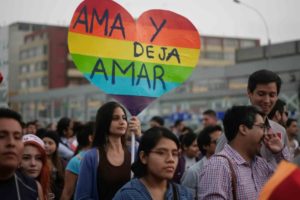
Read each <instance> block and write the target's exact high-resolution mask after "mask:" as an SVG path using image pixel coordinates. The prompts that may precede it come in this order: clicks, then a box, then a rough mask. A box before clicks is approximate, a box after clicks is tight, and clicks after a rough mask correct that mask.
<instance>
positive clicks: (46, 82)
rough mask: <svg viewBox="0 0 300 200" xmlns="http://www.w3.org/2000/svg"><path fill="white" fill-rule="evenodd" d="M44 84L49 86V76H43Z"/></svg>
mask: <svg viewBox="0 0 300 200" xmlns="http://www.w3.org/2000/svg"><path fill="white" fill-rule="evenodd" d="M42 85H43V86H47V85H48V77H43V78H42Z"/></svg>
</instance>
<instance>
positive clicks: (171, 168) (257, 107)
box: [0, 70, 300, 200]
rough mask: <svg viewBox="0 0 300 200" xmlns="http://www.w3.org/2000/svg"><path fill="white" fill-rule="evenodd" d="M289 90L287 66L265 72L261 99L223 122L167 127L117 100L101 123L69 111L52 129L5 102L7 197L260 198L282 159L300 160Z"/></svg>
mask: <svg viewBox="0 0 300 200" xmlns="http://www.w3.org/2000/svg"><path fill="white" fill-rule="evenodd" d="M280 89H281V79H280V77H279V76H278V75H277V74H275V73H273V72H272V71H269V70H259V71H256V72H254V73H252V74H251V75H250V76H249V79H248V87H247V95H248V97H249V100H250V103H251V105H235V106H233V107H231V108H229V109H228V110H227V111H226V113H225V115H224V119H223V123H220V120H219V119H218V117H217V115H216V112H215V111H214V110H211V109H209V110H206V111H205V112H203V122H202V126H201V127H200V128H198V129H196V130H193V129H191V128H190V127H188V126H187V125H186V124H185V122H184V121H183V120H177V121H176V122H175V123H174V125H173V126H172V127H166V125H165V123H164V119H163V118H162V117H160V116H154V117H153V118H152V119H151V120H150V121H149V125H150V128H149V129H148V130H142V127H141V123H140V121H139V119H138V118H137V117H136V116H132V117H128V114H127V112H126V109H125V108H124V107H123V106H122V105H121V104H119V103H117V102H107V103H105V104H103V105H102V106H101V107H100V108H99V109H98V111H97V114H96V119H95V121H91V122H86V123H83V122H77V121H74V120H73V119H70V118H68V117H62V118H61V119H60V120H59V121H58V122H57V124H56V126H53V124H50V125H48V126H47V127H40V125H39V123H38V121H32V122H28V123H26V124H25V123H24V122H23V121H22V117H21V115H20V114H19V113H17V112H15V111H13V110H11V109H9V108H0V195H1V199H17V200H20V199H41V200H50V199H58V200H67V199H95V200H97V199H100V200H102V199H104V200H106V199H108V200H111V199H114V200H122V199H124V200H127V199H135V200H139V199H141V200H142V199H143V200H148V199H149V200H150V199H154V200H162V199H168V200H171V199H172V200H173V199H176V200H185V199H186V200H188V199H241V200H245V199H258V198H259V195H260V192H261V190H262V188H263V186H264V185H265V184H266V183H267V181H268V180H270V177H271V176H272V175H273V173H274V172H275V171H276V167H277V165H278V164H279V162H281V161H282V160H286V161H289V162H291V161H294V162H295V163H296V164H300V163H299V160H300V158H299V156H300V148H299V142H298V140H297V134H298V131H299V130H298V124H297V120H296V119H293V118H289V116H288V114H289V112H288V110H287V108H286V103H285V102H284V101H283V100H282V99H279V98H278V96H279V93H280ZM132 134H134V135H135V138H136V145H134V147H135V148H131V145H132V144H131V140H130V137H131V135H132ZM131 151H134V152H133V155H135V156H134V157H135V158H134V159H133V157H132V156H131V153H132V152H131ZM299 187H300V186H299Z"/></svg>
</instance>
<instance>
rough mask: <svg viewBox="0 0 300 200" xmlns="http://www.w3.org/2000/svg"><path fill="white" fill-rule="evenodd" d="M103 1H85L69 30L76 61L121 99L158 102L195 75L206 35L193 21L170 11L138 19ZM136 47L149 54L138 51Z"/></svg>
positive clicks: (69, 41) (95, 80)
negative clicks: (159, 28)
mask: <svg viewBox="0 0 300 200" xmlns="http://www.w3.org/2000/svg"><path fill="white" fill-rule="evenodd" d="M100 2H101V3H100ZM100 2H99V1H95V0H85V1H83V2H82V3H81V4H80V5H79V6H78V8H77V9H76V11H75V13H74V15H73V18H72V21H71V24H70V28H69V34H68V43H69V50H70V53H71V55H72V58H73V61H74V62H75V64H76V66H77V68H78V69H79V70H80V71H81V72H82V73H83V75H84V76H85V77H86V78H87V79H88V80H89V81H90V82H91V83H93V84H94V85H96V86H97V87H98V88H100V89H101V90H103V91H104V92H106V93H107V94H111V95H114V96H118V97H119V98H129V97H132V96H136V97H141V98H144V97H145V98H149V100H150V99H151V101H152V100H153V98H157V97H160V96H161V95H163V94H165V93H166V92H168V91H171V90H173V89H174V88H176V87H178V86H180V85H181V84H182V83H183V82H184V81H186V80H187V79H188V78H189V77H190V75H191V74H192V71H193V70H194V68H195V66H196V65H197V63H198V58H199V54H200V36H199V33H198V31H197V30H196V28H195V27H194V26H193V25H192V23H190V22H189V21H188V20H187V19H186V18H184V17H182V16H180V15H178V14H176V13H173V12H170V11H165V10H150V11H147V12H145V13H143V14H142V15H141V16H140V17H139V19H138V20H137V22H135V20H134V19H133V18H132V16H131V15H130V14H129V13H128V12H127V11H126V10H125V9H124V8H122V7H121V6H120V5H118V4H117V3H116V2H113V1H108V0H102V1H101V0H100ZM164 21H165V22H166V23H164V25H163V27H162V28H161V30H160V32H159V33H158V34H157V35H155V33H156V31H157V29H158V27H159V26H160V25H162V24H163V22H164ZM112 27H118V28H116V29H114V28H112ZM154 35H155V37H154ZM124 37H125V38H124ZM136 42H138V44H139V45H137V46H135V45H134V44H135V43H136ZM135 47H136V48H137V51H136V52H138V53H140V52H141V51H142V49H143V51H144V53H143V54H141V55H139V56H137V55H135V54H134V53H135ZM146 49H148V51H147V50H146ZM147 53H148V56H147ZM149 55H150V56H149ZM97 63H98V65H96V64H97ZM127 68H128V71H126V72H125V71H124V70H125V69H127ZM94 69H97V70H98V71H97V70H96V71H97V72H95V73H93V71H94ZM145 98H144V99H143V100H145ZM145 101H146V102H148V101H147V100H145Z"/></svg>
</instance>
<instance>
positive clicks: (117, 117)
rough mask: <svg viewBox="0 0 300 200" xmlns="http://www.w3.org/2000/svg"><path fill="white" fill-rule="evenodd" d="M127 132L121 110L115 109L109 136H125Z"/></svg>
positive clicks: (124, 116) (125, 120)
mask: <svg viewBox="0 0 300 200" xmlns="http://www.w3.org/2000/svg"><path fill="white" fill-rule="evenodd" d="M126 131H127V118H126V115H125V113H124V111H123V110H122V108H120V107H117V108H115V110H114V113H113V116H112V120H111V124H110V128H109V132H110V135H118V136H122V135H125V134H126Z"/></svg>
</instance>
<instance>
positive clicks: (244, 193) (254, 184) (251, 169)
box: [198, 144, 289, 200]
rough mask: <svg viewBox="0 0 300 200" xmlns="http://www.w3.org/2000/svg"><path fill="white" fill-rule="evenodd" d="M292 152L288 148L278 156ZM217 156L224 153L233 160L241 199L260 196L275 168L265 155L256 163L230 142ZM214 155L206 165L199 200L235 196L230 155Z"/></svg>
mask: <svg viewBox="0 0 300 200" xmlns="http://www.w3.org/2000/svg"><path fill="white" fill-rule="evenodd" d="M288 154H289V152H288V149H287V147H284V149H283V151H282V152H281V153H279V154H276V155H275V159H276V160H277V162H280V160H282V159H285V158H286V157H287V156H288ZM217 155H224V156H226V157H227V158H229V159H230V161H231V163H232V166H233V169H234V173H235V174H236V177H237V191H236V195H237V199H240V200H248V199H257V197H258V194H259V192H260V190H261V189H262V187H263V185H264V184H265V183H266V181H267V180H268V178H269V177H270V176H271V175H272V174H273V172H274V170H275V167H274V165H272V164H271V163H268V162H267V161H266V160H265V159H264V158H261V157H258V156H256V157H255V158H254V159H253V161H252V163H251V164H249V163H247V162H246V160H245V159H244V158H243V157H242V156H241V155H240V154H239V153H238V152H237V151H236V150H234V149H233V148H231V147H230V146H229V145H228V144H226V145H225V147H224V149H223V150H222V151H221V152H219V153H218V154H217ZM217 155H214V156H212V157H211V159H209V160H208V161H207V163H206V165H205V166H204V169H203V170H202V171H201V173H200V175H199V181H200V183H199V186H198V191H199V192H198V199H214V200H215V199H233V195H232V184H231V183H232V182H231V181H232V180H231V171H230V167H229V163H228V161H227V159H226V158H223V157H221V156H217Z"/></svg>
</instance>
